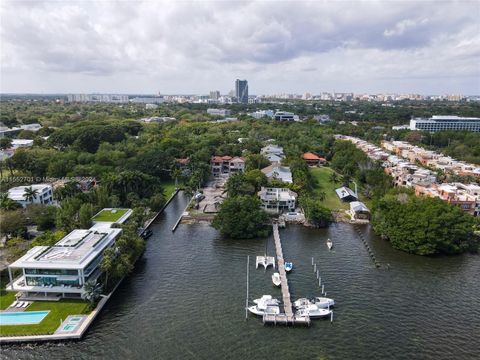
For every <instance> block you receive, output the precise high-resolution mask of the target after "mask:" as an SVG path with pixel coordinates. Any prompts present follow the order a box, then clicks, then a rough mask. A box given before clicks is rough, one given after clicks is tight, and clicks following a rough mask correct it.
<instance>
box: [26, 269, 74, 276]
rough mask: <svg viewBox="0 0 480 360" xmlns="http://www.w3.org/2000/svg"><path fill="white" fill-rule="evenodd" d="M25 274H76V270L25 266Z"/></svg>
mask: <svg viewBox="0 0 480 360" xmlns="http://www.w3.org/2000/svg"><path fill="white" fill-rule="evenodd" d="M24 270H25V274H28V275H78V270H75V269H74V270H65V269H29V268H25V269H24Z"/></svg>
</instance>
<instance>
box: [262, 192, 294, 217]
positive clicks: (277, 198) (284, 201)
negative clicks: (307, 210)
mask: <svg viewBox="0 0 480 360" xmlns="http://www.w3.org/2000/svg"><path fill="white" fill-rule="evenodd" d="M257 195H258V197H259V198H260V200H261V201H262V208H263V209H264V210H265V211H268V212H273V213H277V214H278V213H281V212H289V211H294V210H295V207H296V201H297V193H295V192H293V191H291V190H290V189H287V188H268V187H262V189H261V190H260V191H259V192H258V193H257Z"/></svg>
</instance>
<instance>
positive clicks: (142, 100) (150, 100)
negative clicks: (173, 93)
mask: <svg viewBox="0 0 480 360" xmlns="http://www.w3.org/2000/svg"><path fill="white" fill-rule="evenodd" d="M130 102H131V103H134V104H162V103H164V102H165V98H164V97H163V96H150V97H146V96H144V97H138V96H137V97H134V98H133V99H131V100H130Z"/></svg>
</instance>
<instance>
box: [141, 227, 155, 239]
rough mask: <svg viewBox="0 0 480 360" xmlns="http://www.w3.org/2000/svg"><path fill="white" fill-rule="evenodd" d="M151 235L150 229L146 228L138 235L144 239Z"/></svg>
mask: <svg viewBox="0 0 480 360" xmlns="http://www.w3.org/2000/svg"><path fill="white" fill-rule="evenodd" d="M152 235H153V232H152V230H150V229H147V230H145V231H144V232H143V233H142V235H140V236H141V237H142V238H143V239H145V240H146V239H148V238H149V237H150V236H152Z"/></svg>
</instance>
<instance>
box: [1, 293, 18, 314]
mask: <svg viewBox="0 0 480 360" xmlns="http://www.w3.org/2000/svg"><path fill="white" fill-rule="evenodd" d="M14 301H15V292H13V291H6V290H5V289H2V290H0V310H5V309H6V308H7V307H9V306H10V304H11V303H13V302H14Z"/></svg>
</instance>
